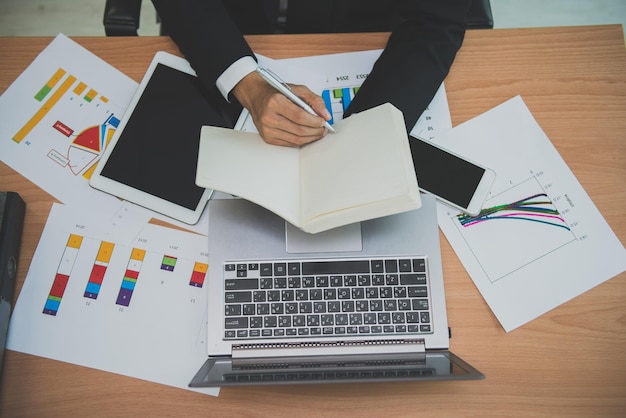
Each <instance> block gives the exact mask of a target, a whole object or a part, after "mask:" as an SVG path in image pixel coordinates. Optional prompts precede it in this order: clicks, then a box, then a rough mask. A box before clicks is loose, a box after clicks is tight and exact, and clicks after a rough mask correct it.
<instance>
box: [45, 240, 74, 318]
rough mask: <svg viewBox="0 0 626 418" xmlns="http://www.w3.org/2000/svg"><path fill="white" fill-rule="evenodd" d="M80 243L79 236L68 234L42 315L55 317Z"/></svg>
mask: <svg viewBox="0 0 626 418" xmlns="http://www.w3.org/2000/svg"><path fill="white" fill-rule="evenodd" d="M82 242H83V237H81V236H80V235H74V234H70V237H69V239H68V240H67V244H66V246H65V250H64V251H63V256H62V257H61V262H60V263H59V267H58V268H57V272H56V274H55V276H54V281H53V282H52V288H51V289H50V293H49V294H48V297H47V299H46V303H45V305H44V308H43V313H44V314H47V315H52V316H56V314H57V312H58V311H59V306H60V305H61V299H62V298H63V294H64V293H65V288H66V287H67V283H68V282H69V280H70V274H71V273H72V269H73V268H74V263H75V262H76V257H77V256H78V250H79V249H80V245H81V244H82Z"/></svg>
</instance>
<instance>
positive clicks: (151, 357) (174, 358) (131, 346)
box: [7, 204, 218, 396]
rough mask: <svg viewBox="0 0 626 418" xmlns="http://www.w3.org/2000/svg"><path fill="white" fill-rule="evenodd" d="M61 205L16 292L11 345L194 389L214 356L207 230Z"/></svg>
mask: <svg viewBox="0 0 626 418" xmlns="http://www.w3.org/2000/svg"><path fill="white" fill-rule="evenodd" d="M98 215H99V213H97V212H93V213H90V214H86V213H85V212H84V211H76V210H73V209H71V208H70V207H68V206H66V205H59V204H55V205H54V206H53V208H52V210H51V212H50V216H49V218H48V221H47V223H46V226H45V228H44V231H43V234H42V236H41V240H40V242H39V245H38V246H37V249H36V251H35V254H34V257H33V261H32V263H31V265H30V269H29V271H28V274H27V276H26V280H25V282H24V286H23V288H22V291H21V292H20V295H19V298H18V300H17V303H16V306H15V309H14V311H13V315H12V317H11V323H10V326H9V336H8V343H7V348H8V349H11V350H16V351H21V352H24V353H28V354H33V355H37V356H41V357H46V358H51V359H55V360H59V361H64V362H68V363H72V364H78V365H81V366H86V367H91V368H95V369H100V370H104V371H108V372H112V373H118V374H122V375H126V376H131V377H135V378H139V379H144V380H148V381H152V382H157V383H161V384H165V385H169V386H174V387H178V388H182V389H187V390H194V391H197V392H202V393H207V394H211V395H215V396H217V394H218V389H216V388H212V389H208V390H197V389H190V388H189V387H188V386H187V384H188V383H189V381H190V380H191V378H192V377H193V375H194V374H195V373H196V371H197V368H198V364H201V363H202V362H203V361H205V360H206V357H207V347H206V329H207V323H206V321H207V292H206V280H207V277H206V272H207V267H208V264H207V263H208V254H207V251H208V249H207V246H208V241H207V239H206V237H205V236H202V235H198V234H194V233H189V232H183V231H180V230H175V229H171V228H165V227H161V226H157V225H153V224H145V223H141V224H139V225H135V226H134V227H132V228H131V224H130V223H127V224H126V226H125V228H124V229H125V230H126V231H127V230H129V229H131V230H133V231H134V232H135V234H134V235H135V236H134V237H133V238H132V239H127V235H128V232H126V231H119V234H118V233H117V232H116V229H115V228H111V227H110V225H109V223H108V222H103V221H102V219H101V218H99V217H98Z"/></svg>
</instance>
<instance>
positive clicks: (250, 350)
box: [232, 338, 426, 358]
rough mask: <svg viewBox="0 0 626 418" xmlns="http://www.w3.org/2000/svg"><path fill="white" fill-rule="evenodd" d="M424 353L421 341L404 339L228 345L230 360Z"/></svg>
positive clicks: (421, 339) (422, 340)
mask: <svg viewBox="0 0 626 418" xmlns="http://www.w3.org/2000/svg"><path fill="white" fill-rule="evenodd" d="M425 351H426V349H425V345H424V339H423V338H406V339H402V340H353V341H305V342H280V343H258V344H255V343H248V344H238V345H233V346H232V356H233V358H250V357H284V356H317V355H339V354H396V353H423V352H425Z"/></svg>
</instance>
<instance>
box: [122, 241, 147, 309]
mask: <svg viewBox="0 0 626 418" xmlns="http://www.w3.org/2000/svg"><path fill="white" fill-rule="evenodd" d="M145 256H146V250H141V249H139V248H133V251H132V253H131V256H130V260H129V261H128V266H127V267H126V272H125V273H124V278H123V279H122V285H121V286H120V292H119V293H118V295H117V301H116V302H115V303H116V304H118V305H122V306H129V305H130V299H131V297H132V296H133V292H134V290H135V285H136V284H137V278H138V277H139V271H140V270H141V265H142V264H143V259H144V257H145Z"/></svg>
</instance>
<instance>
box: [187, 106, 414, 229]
mask: <svg viewBox="0 0 626 418" xmlns="http://www.w3.org/2000/svg"><path fill="white" fill-rule="evenodd" d="M336 129H337V133H335V134H328V135H327V136H326V137H324V138H322V139H321V140H319V141H316V142H313V143H311V144H308V145H306V146H303V147H300V148H290V147H276V146H273V145H269V144H266V143H265V142H264V141H263V139H262V138H261V137H260V136H259V135H258V134H254V133H249V132H240V131H234V130H230V129H223V128H216V127H203V128H202V132H201V134H200V154H199V158H198V171H197V174H196V183H197V184H198V185H199V186H202V187H209V188H212V189H215V190H220V191H222V192H226V193H230V194H234V195H237V196H239V197H242V198H245V199H247V200H250V201H252V202H255V203H257V204H259V205H261V206H263V207H265V208H267V209H269V210H271V211H273V212H274V213H276V214H278V215H280V216H281V217H283V218H284V219H285V220H287V221H288V222H290V223H291V224H293V225H294V226H296V227H298V228H300V229H302V230H303V231H305V232H309V233H316V232H322V231H326V230H329V229H332V228H335V227H338V226H343V225H347V224H352V223H355V222H359V221H363V220H367V219H373V218H378V217H381V216H386V215H392V214H395V213H400V212H405V211H408V210H412V209H417V208H419V207H420V205H421V200H420V194H419V189H418V186H417V179H416V176H415V170H414V168H413V160H412V158H411V151H410V149H409V143H408V140H407V134H406V128H405V125H404V118H403V116H402V113H401V112H400V111H399V110H398V109H396V108H395V107H394V106H392V105H391V104H388V103H387V104H383V105H380V106H378V107H375V108H373V109H370V110H367V111H364V112H361V113H359V114H357V115H354V116H352V117H350V118H348V119H345V120H342V121H341V122H338V123H337V124H336Z"/></svg>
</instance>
